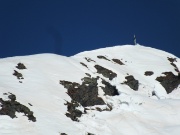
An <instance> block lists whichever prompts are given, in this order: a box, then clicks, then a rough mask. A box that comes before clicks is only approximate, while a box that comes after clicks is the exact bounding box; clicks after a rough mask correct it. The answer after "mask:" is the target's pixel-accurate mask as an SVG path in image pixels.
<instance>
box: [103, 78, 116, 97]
mask: <svg viewBox="0 0 180 135" xmlns="http://www.w3.org/2000/svg"><path fill="white" fill-rule="evenodd" d="M102 84H104V85H105V87H101V88H102V89H103V91H104V93H105V95H109V96H115V95H119V93H118V90H117V89H116V87H115V86H112V85H111V84H110V83H109V82H106V81H105V80H102Z"/></svg>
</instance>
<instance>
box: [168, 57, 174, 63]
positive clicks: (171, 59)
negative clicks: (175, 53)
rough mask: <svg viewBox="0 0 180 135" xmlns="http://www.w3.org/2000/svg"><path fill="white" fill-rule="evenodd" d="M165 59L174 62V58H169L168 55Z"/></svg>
mask: <svg viewBox="0 0 180 135" xmlns="http://www.w3.org/2000/svg"><path fill="white" fill-rule="evenodd" d="M167 59H168V60H169V61H170V62H172V63H173V62H176V58H169V57H167Z"/></svg>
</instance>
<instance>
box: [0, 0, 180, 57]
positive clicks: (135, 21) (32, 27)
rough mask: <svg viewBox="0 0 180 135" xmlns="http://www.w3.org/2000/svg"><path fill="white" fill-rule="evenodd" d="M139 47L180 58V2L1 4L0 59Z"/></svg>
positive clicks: (39, 0) (6, 0) (40, 0)
mask: <svg viewBox="0 0 180 135" xmlns="http://www.w3.org/2000/svg"><path fill="white" fill-rule="evenodd" d="M134 34H136V38H137V42H138V43H139V44H142V45H145V46H150V47H154V48H157V49H161V50H164V51H167V52H170V53H172V54H174V55H176V56H177V57H180V1H179V0H0V58H3V57H10V56H20V55H30V54H37V53H56V54H60V55H65V56H71V55H74V54H76V53H79V52H82V51H86V50H93V49H98V48H103V47H109V46H115V45H123V44H133V35H134Z"/></svg>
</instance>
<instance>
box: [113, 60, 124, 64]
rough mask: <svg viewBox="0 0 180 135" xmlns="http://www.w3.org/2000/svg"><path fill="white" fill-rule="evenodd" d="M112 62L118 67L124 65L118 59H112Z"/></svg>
mask: <svg viewBox="0 0 180 135" xmlns="http://www.w3.org/2000/svg"><path fill="white" fill-rule="evenodd" d="M112 60H113V61H114V62H115V63H117V64H119V65H124V63H123V62H122V61H120V60H119V59H112Z"/></svg>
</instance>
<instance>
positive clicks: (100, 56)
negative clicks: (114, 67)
mask: <svg viewBox="0 0 180 135" xmlns="http://www.w3.org/2000/svg"><path fill="white" fill-rule="evenodd" d="M97 58H99V59H104V60H107V61H110V60H109V59H107V58H106V57H105V56H102V55H99V56H97Z"/></svg>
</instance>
